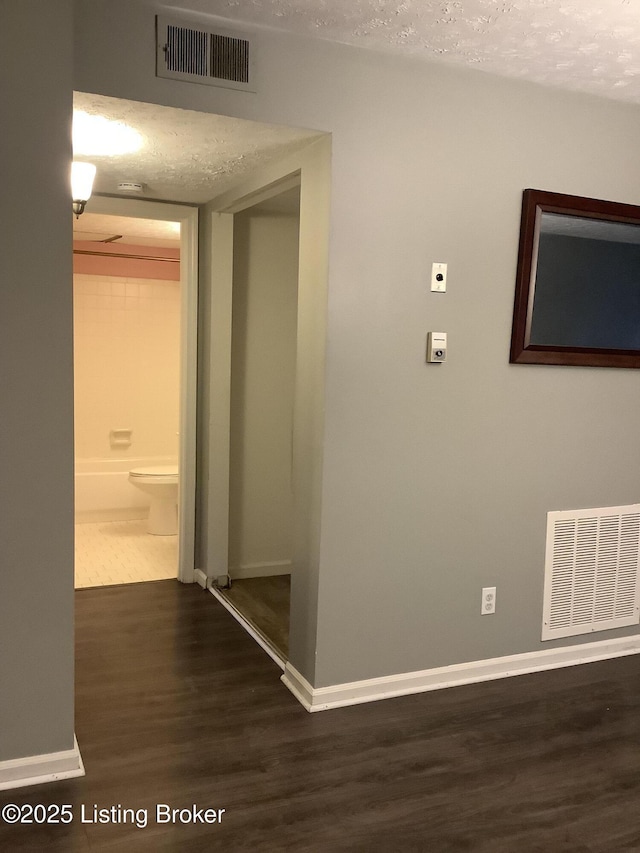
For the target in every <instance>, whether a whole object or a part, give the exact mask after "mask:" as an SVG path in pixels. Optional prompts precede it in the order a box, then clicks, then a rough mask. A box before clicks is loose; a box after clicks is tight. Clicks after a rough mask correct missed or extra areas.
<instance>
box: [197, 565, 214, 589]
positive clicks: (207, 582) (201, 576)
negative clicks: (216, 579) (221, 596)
mask: <svg viewBox="0 0 640 853" xmlns="http://www.w3.org/2000/svg"><path fill="white" fill-rule="evenodd" d="M193 579H194V581H195V582H196V583H197V584H198V586H201V587H202V589H210V588H211V578H208V577H207V576H206V574H205V573H204V572H203V571H202V569H194V570H193Z"/></svg>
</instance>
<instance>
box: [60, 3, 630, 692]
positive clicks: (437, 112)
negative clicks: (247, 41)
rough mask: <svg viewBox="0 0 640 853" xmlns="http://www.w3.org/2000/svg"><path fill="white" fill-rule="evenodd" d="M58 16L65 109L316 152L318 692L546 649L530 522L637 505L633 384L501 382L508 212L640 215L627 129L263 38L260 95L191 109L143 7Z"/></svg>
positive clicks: (539, 370) (551, 371)
mask: <svg viewBox="0 0 640 853" xmlns="http://www.w3.org/2000/svg"><path fill="white" fill-rule="evenodd" d="M76 8H77V10H78V19H77V21H78V32H77V39H76V49H77V65H76V77H75V86H76V88H77V89H79V90H82V91H88V92H98V93H102V94H106V95H111V96H119V97H125V98H132V99H137V100H142V101H151V102H157V103H162V104H166V105H169V106H176V107H186V108H190V109H199V110H205V111H210V112H219V113H223V114H228V115H234V116H237V117H240V118H250V119H255V120H261V121H268V122H272V123H283V124H291V125H297V126H303V127H311V128H316V129H319V130H326V131H330V132H331V133H332V135H333V181H332V218H331V250H330V278H329V326H328V339H327V340H328V361H327V375H326V422H325V435H324V481H323V482H324V485H323V507H322V528H321V542H320V552H321V562H320V575H319V590H318V635H317V647H316V650H315V652H316V655H315V657H316V670H315V677H314V683H315V685H316V686H323V685H328V684H332V683H337V682H343V681H351V680H355V679H361V678H369V677H374V676H382V675H386V674H390V673H395V672H404V671H411V670H419V669H424V668H428V667H434V666H440V665H445V664H450V663H455V662H462V661H467V660H474V659H480V658H490V657H493V656H496V655H505V654H513V653H518V652H525V651H531V650H536V649H539V648H542V644H541V642H540V628H541V608H542V562H543V557H544V535H545V515H546V512H547V511H548V510H556V509H565V508H576V507H591V506H606V505H614V504H625V503H631V502H636V501H638V500H639V499H640V478H639V476H638V472H639V468H640V443H639V442H638V440H637V428H638V419H639V416H640V397H639V395H638V393H637V391H638V383H639V382H640V375H639V374H638V373H637V372H636V371H629V370H606V369H594V368H570V367H566V368H565V367H543V366H524V365H509V363H508V352H509V340H510V329H511V312H512V306H513V294H514V281H515V269H516V255H517V244H518V230H519V216H520V204H521V194H522V190H523V188H525V187H535V188H539V189H544V190H554V191H557V192H562V193H570V194H576V195H585V196H591V197H596V198H598V197H600V198H608V199H613V200H617V201H622V202H630V203H634V204H638V203H640V170H639V169H638V164H637V145H636V140H637V138H638V133H639V131H640V110H639V109H638V108H637V107H634V106H629V105H624V104H618V103H613V102H607V101H605V100H600V99H597V98H593V97H587V96H582V95H572V94H566V93H562V92H560V91H556V90H553V89H550V88H544V87H539V86H535V85H529V84H525V83H521V82H517V81H511V80H501V79H498V78H494V77H492V76H490V75H486V74H482V73H478V72H472V71H463V70H458V69H452V68H450V67H448V66H446V65H444V64H440V65H438V64H427V63H420V62H418V61H413V60H404V59H401V58H394V57H389V56H386V55H385V56H383V55H378V54H374V53H370V52H367V51H364V50H357V49H351V48H347V47H343V46H338V45H331V44H328V43H323V42H320V41H315V42H314V41H305V40H301V39H294V38H292V37H288V36H284V35H278V34H276V33H274V32H263V33H261V42H260V47H261V50H260V58H259V75H260V83H259V92H258V94H255V95H250V94H246V93H238V92H233V91H228V90H224V89H215V88H210V87H205V86H197V85H193V86H191V85H187V84H184V83H180V82H176V81H167V80H159V79H156V78H155V77H154V58H153V53H154V44H153V14H154V9H153V6H152V5H148V6H147V5H143V4H140V3H132V2H129V0H128V1H127V2H122V0H108V2H106V0H90V1H89V0H78V2H77V3H76ZM434 261H444V262H447V263H448V264H449V292H448V293H447V294H446V295H441V294H431V293H429V292H428V280H429V273H430V267H431V263H432V262H434ZM429 329H434V330H445V331H447V332H448V334H449V357H448V361H447V363H446V364H445V365H438V366H428V365H425V363H424V347H425V339H426V333H427V331H428V330H429ZM605 413H606V416H605ZM486 585H496V586H497V596H498V598H497V613H496V615H495V616H491V617H481V616H480V615H479V614H480V589H481V587H482V586H486ZM617 633H620V634H629V633H637V629H630V630H625V631H621V632H617ZM605 636H613V634H607V635H605ZM586 639H587V640H588V639H589V638H586ZM572 642H574V641H573V640H568V641H565V642H564V643H562V642H561V643H557V644H558V645H565V644H568V643H572ZM549 645H550V644H545V646H546V647H547V648H548V647H549Z"/></svg>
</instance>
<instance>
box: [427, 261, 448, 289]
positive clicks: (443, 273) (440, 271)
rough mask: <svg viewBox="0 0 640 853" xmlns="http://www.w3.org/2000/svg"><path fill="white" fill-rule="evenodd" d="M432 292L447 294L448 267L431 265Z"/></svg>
mask: <svg viewBox="0 0 640 853" xmlns="http://www.w3.org/2000/svg"><path fill="white" fill-rule="evenodd" d="M431 290H432V291H433V292H434V293H445V292H446V290H447V265H446V264H432V265H431Z"/></svg>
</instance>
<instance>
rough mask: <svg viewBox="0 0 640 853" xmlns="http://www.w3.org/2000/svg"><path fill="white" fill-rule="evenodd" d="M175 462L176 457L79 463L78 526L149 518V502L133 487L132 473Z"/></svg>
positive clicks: (78, 461)
mask: <svg viewBox="0 0 640 853" xmlns="http://www.w3.org/2000/svg"><path fill="white" fill-rule="evenodd" d="M175 462H176V458H175V456H173V457H172V456H153V457H151V456H137V457H128V458H127V459H76V464H75V520H76V522H83V521H85V522H86V521H126V520H130V519H136V518H146V517H147V512H148V509H149V501H148V499H147V496H146V495H145V494H144V493H143V492H142V491H140V489H136V487H135V486H132V485H131V483H130V482H129V471H130V470H131V469H132V468H142V467H144V466H148V465H171V464H175Z"/></svg>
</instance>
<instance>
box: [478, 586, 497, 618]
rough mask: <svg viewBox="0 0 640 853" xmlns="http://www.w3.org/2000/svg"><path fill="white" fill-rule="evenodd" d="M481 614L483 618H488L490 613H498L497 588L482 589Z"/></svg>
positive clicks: (487, 587) (486, 587)
mask: <svg viewBox="0 0 640 853" xmlns="http://www.w3.org/2000/svg"><path fill="white" fill-rule="evenodd" d="M480 612H481V613H482V615H483V616H486V615H487V614H488V613H495V612H496V588H495V586H485V587H483V588H482V608H481V610H480Z"/></svg>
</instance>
